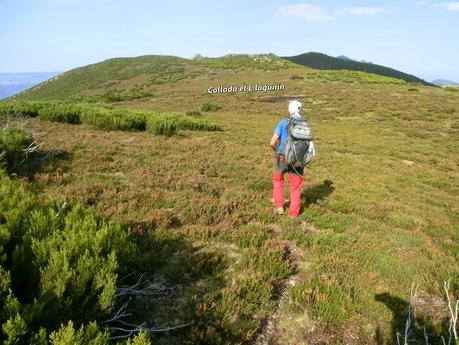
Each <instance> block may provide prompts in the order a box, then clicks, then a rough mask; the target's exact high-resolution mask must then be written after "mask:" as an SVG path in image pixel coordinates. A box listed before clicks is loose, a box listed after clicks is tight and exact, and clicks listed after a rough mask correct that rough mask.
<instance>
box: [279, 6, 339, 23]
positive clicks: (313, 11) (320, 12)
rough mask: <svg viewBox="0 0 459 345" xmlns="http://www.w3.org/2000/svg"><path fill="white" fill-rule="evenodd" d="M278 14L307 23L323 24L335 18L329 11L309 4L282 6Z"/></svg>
mask: <svg viewBox="0 0 459 345" xmlns="http://www.w3.org/2000/svg"><path fill="white" fill-rule="evenodd" d="M279 13H280V14H281V15H283V16H285V17H297V18H301V19H304V20H307V21H315V22H323V21H328V20H333V19H335V17H334V16H333V14H332V13H330V12H329V11H327V10H325V9H323V8H322V7H319V6H314V5H310V4H296V5H287V6H282V7H281V8H280V9H279Z"/></svg>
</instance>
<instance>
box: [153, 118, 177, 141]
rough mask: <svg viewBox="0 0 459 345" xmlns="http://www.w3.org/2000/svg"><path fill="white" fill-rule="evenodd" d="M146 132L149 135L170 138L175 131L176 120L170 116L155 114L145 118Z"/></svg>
mask: <svg viewBox="0 0 459 345" xmlns="http://www.w3.org/2000/svg"><path fill="white" fill-rule="evenodd" d="M146 122H147V131H148V132H150V133H154V134H158V135H165V136H168V137H169V136H171V135H173V134H175V132H176V131H177V119H176V117H175V116H171V115H170V114H155V115H150V116H149V117H148V118H147V121H146Z"/></svg>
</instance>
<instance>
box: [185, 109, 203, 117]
mask: <svg viewBox="0 0 459 345" xmlns="http://www.w3.org/2000/svg"><path fill="white" fill-rule="evenodd" d="M185 115H188V116H193V117H201V115H202V114H201V112H200V111H199V110H188V111H187V112H186V113H185Z"/></svg>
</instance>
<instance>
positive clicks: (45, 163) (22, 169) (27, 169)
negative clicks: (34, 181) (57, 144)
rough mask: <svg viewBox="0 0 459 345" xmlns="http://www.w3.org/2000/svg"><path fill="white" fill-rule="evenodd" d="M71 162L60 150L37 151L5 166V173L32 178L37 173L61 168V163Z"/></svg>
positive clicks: (68, 154)
mask: <svg viewBox="0 0 459 345" xmlns="http://www.w3.org/2000/svg"><path fill="white" fill-rule="evenodd" d="M70 160H71V155H70V153H69V152H67V151H61V150H49V151H47V150H39V151H36V152H33V153H31V154H29V155H28V156H27V158H26V159H23V160H21V161H19V160H17V161H14V162H13V163H12V164H9V165H7V172H8V173H9V174H11V175H16V176H20V177H27V178H29V179H30V178H32V177H33V175H35V174H36V173H38V172H50V171H55V170H57V169H58V168H61V169H62V168H63V162H67V161H70Z"/></svg>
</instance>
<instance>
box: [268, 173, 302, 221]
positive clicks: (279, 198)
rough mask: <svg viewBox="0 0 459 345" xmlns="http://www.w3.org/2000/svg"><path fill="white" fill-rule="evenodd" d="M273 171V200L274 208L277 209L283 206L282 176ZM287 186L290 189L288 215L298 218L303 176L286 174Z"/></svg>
mask: <svg viewBox="0 0 459 345" xmlns="http://www.w3.org/2000/svg"><path fill="white" fill-rule="evenodd" d="M286 172H287V170H284V171H283V172H282V173H280V172H279V171H277V170H276V169H274V176H273V199H274V207H276V208H279V207H283V206H284V174H285V173H286ZM288 184H289V187H290V208H289V211H288V215H289V216H290V217H298V215H299V214H300V199H301V186H302V185H303V176H301V175H295V174H292V173H291V172H289V173H288Z"/></svg>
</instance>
